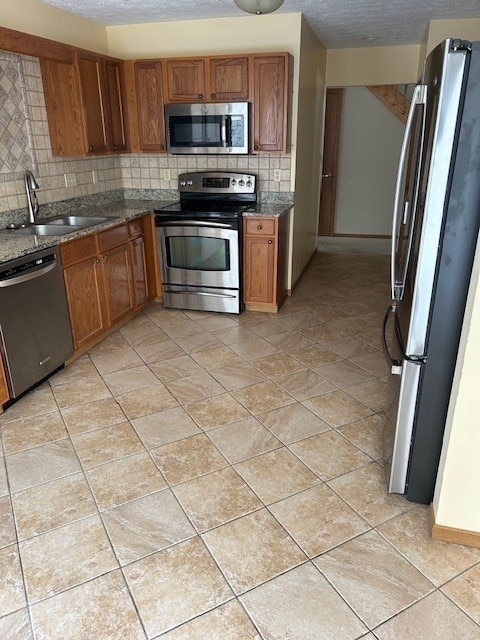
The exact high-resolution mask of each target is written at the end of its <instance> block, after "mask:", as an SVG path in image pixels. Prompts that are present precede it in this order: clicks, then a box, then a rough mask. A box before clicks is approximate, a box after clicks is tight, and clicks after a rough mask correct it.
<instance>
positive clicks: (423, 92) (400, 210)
mask: <svg viewBox="0 0 480 640" xmlns="http://www.w3.org/2000/svg"><path fill="white" fill-rule="evenodd" d="M426 99H427V87H426V85H423V84H418V85H417V86H416V87H415V90H414V92H413V96H412V102H411V105H410V111H409V112H408V118H407V124H406V126H405V135H404V138H403V142H402V149H401V151H400V160H399V164H398V174H397V183H396V186H395V200H394V204H393V222H392V247H391V253H392V255H391V263H390V278H391V286H392V299H393V300H401V299H402V298H403V292H404V287H405V277H406V272H407V266H408V262H409V258H410V250H411V245H412V237H413V218H414V216H415V210H416V201H417V195H418V189H419V185H420V175H419V172H417V175H416V176H415V188H414V198H413V200H412V202H408V200H407V201H404V200H403V198H402V189H403V188H404V185H405V178H406V173H407V170H408V159H409V155H410V154H409V147H410V141H411V138H412V134H413V131H414V126H413V125H414V122H415V113H416V110H417V109H418V107H419V106H420V105H425V104H426ZM424 134H425V110H424V112H423V118H422V131H421V137H420V141H419V146H418V148H417V150H416V153H417V159H418V158H419V157H421V155H422V151H423V139H424ZM409 210H410V215H411V216H412V221H411V224H410V232H409V237H408V241H407V242H408V244H407V251H406V254H405V259H404V261H403V269H402V274H401V275H400V277H399V275H398V274H397V248H398V241H399V240H400V229H401V225H399V220H401V223H402V224H404V225H405V224H406V223H407V221H408V213H409ZM400 216H402V217H401V218H400ZM397 237H398V241H397Z"/></svg>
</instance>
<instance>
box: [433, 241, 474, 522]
mask: <svg viewBox="0 0 480 640" xmlns="http://www.w3.org/2000/svg"><path fill="white" fill-rule="evenodd" d="M479 380H480V242H479V243H478V244H477V253H476V257H475V263H474V266H473V271H472V277H471V281H470V290H469V295H468V300H467V306H466V310H465V316H464V322H463V330H462V337H461V340H460V347H459V350H458V358H457V366H456V369H455V378H454V381H453V386H452V395H451V397H450V409H449V412H448V416H447V423H446V427H445V435H444V440H443V449H442V456H441V459H440V466H439V470H438V476H437V484H436V487H435V496H434V500H433V505H434V512H435V522H436V524H439V525H443V526H447V527H453V528H455V529H465V530H467V531H477V532H480V426H479V416H480V394H479V386H478V385H479Z"/></svg>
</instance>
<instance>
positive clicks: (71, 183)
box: [64, 173, 77, 189]
mask: <svg viewBox="0 0 480 640" xmlns="http://www.w3.org/2000/svg"><path fill="white" fill-rule="evenodd" d="M64 176H65V186H66V187H67V189H68V188H69V187H76V186H77V176H76V174H75V173H65V174H64Z"/></svg>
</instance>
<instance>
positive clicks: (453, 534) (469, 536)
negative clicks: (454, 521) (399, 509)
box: [428, 504, 480, 549]
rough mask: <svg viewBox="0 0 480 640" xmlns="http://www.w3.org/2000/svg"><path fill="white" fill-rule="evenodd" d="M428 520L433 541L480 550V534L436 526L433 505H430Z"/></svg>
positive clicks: (441, 525) (440, 525)
mask: <svg viewBox="0 0 480 640" xmlns="http://www.w3.org/2000/svg"><path fill="white" fill-rule="evenodd" d="M428 520H429V528H430V531H431V536H432V539H433V540H440V541H442V542H451V543H453V544H462V545H465V546H467V547H476V548H477V549H480V532H478V531H467V530H466V529H456V528H455V527H446V526H445V525H443V524H436V522H435V513H434V511H433V504H431V505H430V508H429V510H428Z"/></svg>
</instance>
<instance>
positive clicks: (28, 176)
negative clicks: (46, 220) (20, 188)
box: [25, 171, 40, 224]
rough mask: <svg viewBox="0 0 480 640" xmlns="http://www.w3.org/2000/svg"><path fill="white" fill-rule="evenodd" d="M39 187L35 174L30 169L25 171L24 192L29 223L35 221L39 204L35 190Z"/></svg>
mask: <svg viewBox="0 0 480 640" xmlns="http://www.w3.org/2000/svg"><path fill="white" fill-rule="evenodd" d="M37 189H40V187H39V186H38V182H37V181H36V180H35V176H34V175H33V173H32V172H31V171H25V193H26V194H27V203H28V219H29V221H30V223H31V224H33V223H34V222H35V221H36V216H37V214H38V210H39V208H40V207H39V205H38V200H37V194H36V193H35V191H36V190H37Z"/></svg>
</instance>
